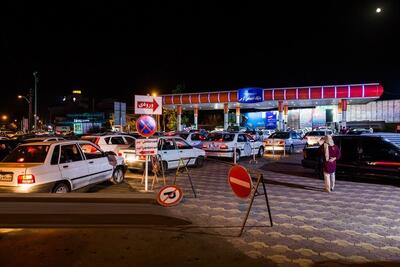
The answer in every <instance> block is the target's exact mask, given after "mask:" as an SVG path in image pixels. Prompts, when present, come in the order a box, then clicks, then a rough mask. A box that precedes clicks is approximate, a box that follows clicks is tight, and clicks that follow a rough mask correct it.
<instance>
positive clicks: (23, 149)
mask: <svg viewBox="0 0 400 267" xmlns="http://www.w3.org/2000/svg"><path fill="white" fill-rule="evenodd" d="M48 151H49V146H48V145H28V146H19V147H17V148H16V149H14V150H13V151H12V152H11V154H9V155H8V156H7V157H6V158H5V159H3V162H14V163H39V162H44V160H45V159H46V156H47V152H48Z"/></svg>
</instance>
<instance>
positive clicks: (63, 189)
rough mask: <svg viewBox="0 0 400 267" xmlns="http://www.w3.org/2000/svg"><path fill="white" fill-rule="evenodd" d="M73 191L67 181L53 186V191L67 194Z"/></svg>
mask: <svg viewBox="0 0 400 267" xmlns="http://www.w3.org/2000/svg"><path fill="white" fill-rule="evenodd" d="M68 192H71V189H70V188H69V185H68V184H67V183H66V182H59V183H57V184H56V185H55V186H54V188H53V193H57V194H65V193H68Z"/></svg>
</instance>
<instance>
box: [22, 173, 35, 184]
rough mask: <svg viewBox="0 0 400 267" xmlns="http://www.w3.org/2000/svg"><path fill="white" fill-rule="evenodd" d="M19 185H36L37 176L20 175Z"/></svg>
mask: <svg viewBox="0 0 400 267" xmlns="http://www.w3.org/2000/svg"><path fill="white" fill-rule="evenodd" d="M18 183H19V184H33V183H35V176H34V175H33V174H25V175H18Z"/></svg>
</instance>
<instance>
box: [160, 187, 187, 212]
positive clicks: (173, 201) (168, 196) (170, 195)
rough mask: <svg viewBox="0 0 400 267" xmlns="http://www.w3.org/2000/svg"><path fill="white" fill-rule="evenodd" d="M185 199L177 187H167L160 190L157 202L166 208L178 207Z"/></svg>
mask: <svg viewBox="0 0 400 267" xmlns="http://www.w3.org/2000/svg"><path fill="white" fill-rule="evenodd" d="M182 197H183V193H182V190H181V189H180V188H179V187H177V186H176V185H167V186H164V187H162V188H161V189H160V191H159V192H158V195H157V202H158V203H159V204H160V205H161V206H164V207H170V206H175V205H177V204H178V203H179V202H180V201H181V200H182Z"/></svg>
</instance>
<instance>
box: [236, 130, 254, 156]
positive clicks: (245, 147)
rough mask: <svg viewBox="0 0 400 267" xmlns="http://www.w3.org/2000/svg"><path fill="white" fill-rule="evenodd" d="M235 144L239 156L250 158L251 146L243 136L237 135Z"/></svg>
mask: <svg viewBox="0 0 400 267" xmlns="http://www.w3.org/2000/svg"><path fill="white" fill-rule="evenodd" d="M237 144H238V148H239V149H240V155H241V156H251V151H252V148H251V144H250V141H249V140H248V139H247V137H246V135H245V134H238V136H237Z"/></svg>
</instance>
